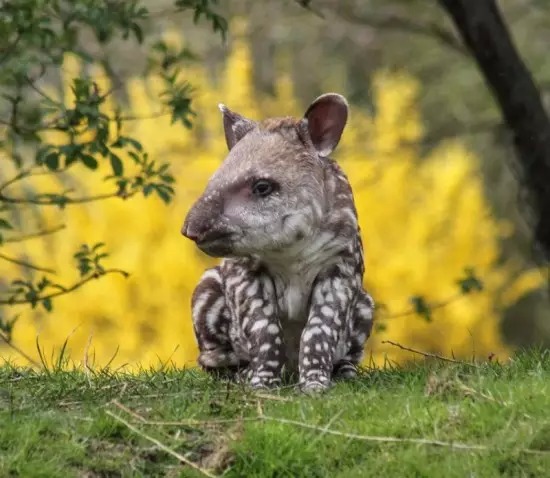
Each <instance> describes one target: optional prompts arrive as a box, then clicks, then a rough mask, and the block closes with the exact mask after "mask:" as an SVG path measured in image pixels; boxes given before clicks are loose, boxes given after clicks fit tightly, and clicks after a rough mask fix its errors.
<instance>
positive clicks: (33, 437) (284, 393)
mask: <svg viewBox="0 0 550 478" xmlns="http://www.w3.org/2000/svg"><path fill="white" fill-rule="evenodd" d="M549 470H550V351H540V350H539V351H530V352H523V353H520V354H518V355H517V356H516V357H515V358H514V359H512V360H511V361H510V362H509V363H506V364H504V365H499V364H495V363H485V364H479V365H475V366H471V365H468V364H453V363H445V362H442V361H430V362H429V363H428V362H423V363H417V364H414V365H411V366H409V367H406V368H400V369H397V368H386V369H383V370H381V369H378V370H370V371H365V372H364V373H363V374H361V376H360V377H359V378H358V379H356V380H354V381H350V382H341V383H338V384H336V385H335V386H334V387H333V388H332V389H331V390H330V391H329V392H328V393H326V394H324V395H322V396H319V397H306V396H303V395H300V394H299V393H297V392H296V391H295V390H293V389H292V388H290V387H287V388H284V389H282V390H280V391H271V392H269V393H264V394H260V393H253V392H252V391H250V390H247V389H245V388H243V387H241V386H238V385H236V384H228V383H224V382H219V381H216V380H214V379H212V378H210V377H208V376H206V375H205V374H203V373H201V372H200V371H197V370H183V371H182V370H175V369H170V370H166V369H165V370H162V371H158V370H157V371H153V370H151V371H146V370H144V371H142V372H140V373H138V374H135V375H129V374H124V373H120V372H119V373H112V372H109V371H107V370H103V371H97V372H89V373H84V372H83V371H78V370H72V371H64V370H62V369H61V367H58V368H57V369H51V368H50V370H47V371H43V372H34V371H30V370H21V369H16V368H14V367H12V366H10V365H5V366H3V367H0V476H1V477H15V476H20V477H48V478H49V477H73V476H74V477H88V478H91V477H119V476H120V477H127V476H128V477H130V476H132V477H133V476H136V477H137V476H147V477H155V476H167V477H176V476H178V477H201V476H220V475H223V476H226V477H239V478H240V477H247V478H253V477H313V478H315V477H319V478H320V477H331V478H353V477H368V476H383V477H393V476H396V477H413V476H414V477H421V476H430V477H432V476H434V477H440V476H441V477H466V476H468V477H499V476H503V477H504V476H505V477H520V476H528V477H541V476H548V473H550V472H549Z"/></svg>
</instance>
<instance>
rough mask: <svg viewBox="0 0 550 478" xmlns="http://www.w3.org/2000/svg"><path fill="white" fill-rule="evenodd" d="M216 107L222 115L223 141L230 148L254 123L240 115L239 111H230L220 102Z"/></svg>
mask: <svg viewBox="0 0 550 478" xmlns="http://www.w3.org/2000/svg"><path fill="white" fill-rule="evenodd" d="M218 108H219V109H220V111H221V112H222V115H223V129H224V131H225V142H226V143H227V148H228V149H231V148H233V146H235V145H236V144H237V143H238V142H239V141H240V140H241V139H242V138H243V136H245V135H246V134H247V133H248V132H249V131H250V130H251V129H253V128H254V126H256V123H255V122H254V121H252V120H249V119H247V118H245V117H244V116H241V115H240V114H239V113H235V112H234V111H231V110H230V109H229V108H228V107H227V106H225V105H224V104H222V103H220V104H219V105H218Z"/></svg>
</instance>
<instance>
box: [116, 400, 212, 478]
mask: <svg viewBox="0 0 550 478" xmlns="http://www.w3.org/2000/svg"><path fill="white" fill-rule="evenodd" d="M106 413H107V415H109V416H111V417H113V418H114V419H115V420H117V421H119V422H120V423H122V424H123V425H124V426H126V427H127V428H128V429H130V430H132V431H133V432H134V433H135V434H137V435H139V436H141V437H142V438H145V439H146V440H147V441H150V442H151V443H154V444H155V445H156V446H158V447H159V448H160V449H161V450H163V451H165V452H166V453H168V454H170V455H172V456H173V457H175V458H177V459H178V460H179V461H181V462H182V463H184V464H185V465H187V466H190V467H191V468H193V469H195V470H197V471H198V472H199V473H202V474H203V475H204V476H208V477H209V478H217V477H216V475H213V474H212V473H210V472H209V471H208V470H205V469H204V468H201V467H200V466H199V465H197V464H196V463H195V462H193V461H191V460H189V459H188V458H186V457H184V456H183V455H182V454H180V453H178V452H177V451H175V450H172V448H170V447H169V446H167V445H165V444H164V443H162V442H161V441H159V440H157V439H156V438H153V437H152V436H149V435H147V434H146V433H144V432H142V431H141V430H140V429H139V428H136V427H135V426H134V425H132V424H131V423H129V422H127V421H126V420H124V418H122V417H119V416H118V415H117V414H115V413H112V412H110V411H109V410H106Z"/></svg>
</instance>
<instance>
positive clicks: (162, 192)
mask: <svg viewBox="0 0 550 478" xmlns="http://www.w3.org/2000/svg"><path fill="white" fill-rule="evenodd" d="M155 190H156V191H157V194H158V196H159V197H160V198H161V199H162V200H163V201H164V203H165V204H168V203H169V202H170V201H171V199H172V196H171V195H170V193H169V192H168V191H166V190H164V189H162V188H159V187H157V188H155Z"/></svg>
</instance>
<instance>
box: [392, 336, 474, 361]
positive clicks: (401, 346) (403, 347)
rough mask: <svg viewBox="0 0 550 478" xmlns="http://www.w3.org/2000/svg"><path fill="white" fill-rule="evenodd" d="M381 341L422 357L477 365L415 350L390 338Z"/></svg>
mask: <svg viewBox="0 0 550 478" xmlns="http://www.w3.org/2000/svg"><path fill="white" fill-rule="evenodd" d="M381 343H383V344H390V345H393V346H394V347H398V348H400V349H401V350H406V351H407V352H412V353H415V354H418V355H422V356H424V357H429V358H434V359H437V360H443V361H444V362H450V363H456V364H459V365H466V366H468V367H473V368H477V365H476V364H473V363H471V362H464V361H462V360H455V359H452V358H449V357H443V356H442V355H438V354H433V353H431V352H423V351H422V350H416V349H413V348H410V347H405V346H404V345H401V344H400V343H397V342H393V341H391V340H382V342H381Z"/></svg>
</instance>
